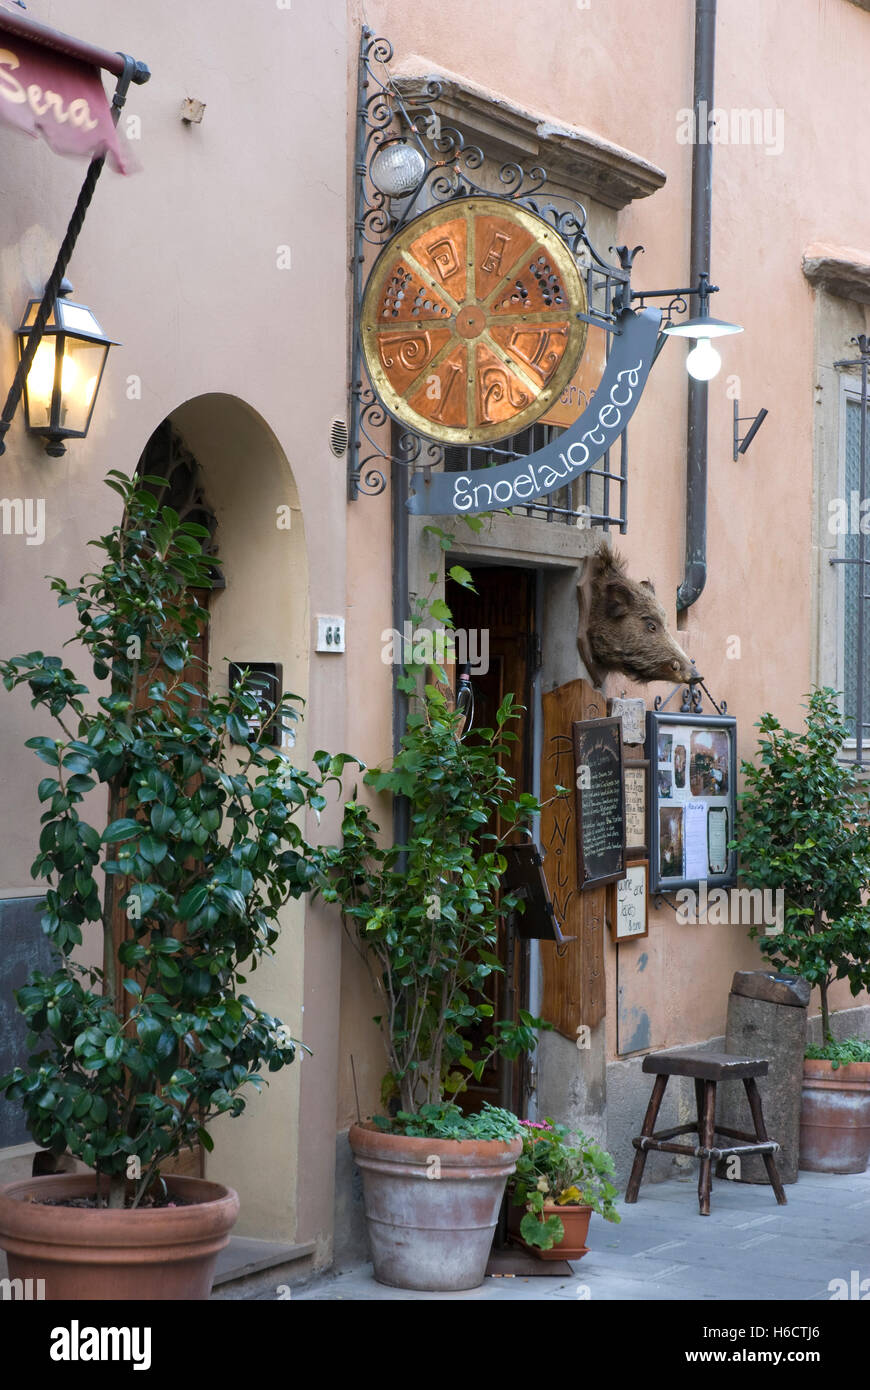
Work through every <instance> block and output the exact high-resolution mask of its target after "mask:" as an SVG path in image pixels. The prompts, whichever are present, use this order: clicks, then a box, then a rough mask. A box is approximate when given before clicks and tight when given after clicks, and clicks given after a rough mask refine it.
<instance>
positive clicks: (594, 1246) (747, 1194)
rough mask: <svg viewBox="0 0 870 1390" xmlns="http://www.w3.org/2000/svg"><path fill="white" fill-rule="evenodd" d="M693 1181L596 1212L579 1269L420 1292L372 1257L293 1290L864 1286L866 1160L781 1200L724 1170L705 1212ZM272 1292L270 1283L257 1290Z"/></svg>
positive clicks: (531, 1292)
mask: <svg viewBox="0 0 870 1390" xmlns="http://www.w3.org/2000/svg"><path fill="white" fill-rule="evenodd" d="M696 1186H697V1179H696V1176H695V1174H694V1173H692V1174H689V1175H687V1176H686V1177H685V1178H682V1177H680V1178H673V1179H670V1180H668V1181H667V1182H663V1183H655V1184H652V1185H647V1186H644V1187H642V1188H641V1193H640V1199H639V1201H638V1203H637V1204H636V1205H635V1206H630V1207H627V1206H625V1204H624V1203H623V1204H622V1205H621V1206H620V1211H621V1213H622V1222H621V1223H620V1225H618V1226H614V1225H609V1224H607V1223H606V1222H604V1221H602V1220H600V1218H598V1217H593V1218H592V1225H591V1226H590V1230H589V1236H588V1241H589V1254H588V1255H586V1256H585V1258H584V1259H583V1260H580V1261H578V1262H576V1263H575V1264H574V1265H573V1266H572V1268H573V1271H574V1274H573V1277H571V1278H567V1277H560V1278H540V1279H539V1278H533V1279H525V1278H514V1279H506V1278H487V1279H486V1280H485V1281H484V1283H483V1285H482V1286H481V1287H480V1288H479V1289H472V1290H470V1291H468V1292H466V1293H457V1294H433V1293H413V1292H408V1291H404V1290H399V1289H391V1288H387V1287H385V1286H384V1285H382V1284H378V1283H376V1282H375V1280H374V1278H373V1277H372V1272H371V1266H369V1265H365V1266H362V1267H359V1268H356V1269H348V1270H342V1271H338V1272H336V1273H333V1274H330V1275H326V1276H324V1277H322V1278H320V1279H318V1280H316V1281H314V1282H312V1283H310V1284H307V1285H303V1286H301V1287H299V1288H293V1289H292V1290H291V1291H290V1297H291V1298H292V1299H293V1300H294V1301H299V1300H308V1299H310V1300H339V1299H346V1300H349V1301H350V1300H354V1301H355V1300H367V1299H405V1300H412V1301H413V1300H418V1299H424V1300H428V1301H432V1300H438V1301H440V1300H443V1299H446V1300H457V1299H458V1300H468V1301H472V1300H478V1301H481V1300H482V1301H492V1300H495V1301H498V1300H516V1299H563V1300H564V1299H575V1300H576V1299H588V1300H590V1301H592V1302H594V1301H595V1300H608V1301H609V1300H623V1299H624V1300H630V1301H645V1300H666V1301H675V1302H679V1301H685V1300H695V1299H700V1300H707V1301H710V1302H716V1301H718V1300H722V1299H741V1300H746V1301H749V1302H756V1301H758V1302H764V1301H769V1300H783V1299H784V1300H788V1301H794V1302H813V1301H827V1300H830V1299H831V1298H832V1289H831V1288H830V1287H829V1285H831V1282H832V1281H833V1280H838V1279H839V1280H844V1281H845V1287H846V1288H848V1287H849V1286H850V1284H851V1286H852V1287H854V1288H855V1289H856V1290H857V1289H858V1287H859V1286H860V1282H861V1280H863V1279H866V1280H868V1281H870V1169H868V1171H867V1172H866V1173H863V1174H859V1175H851V1176H839V1177H838V1176H829V1175H827V1174H824V1173H801V1175H800V1179H799V1181H798V1182H797V1183H794V1184H790V1185H789V1186H788V1187H787V1188H786V1192H787V1195H788V1206H785V1207H780V1206H777V1204H776V1202H775V1200H774V1198H773V1194H772V1192H771V1190H770V1188H769V1187H766V1186H754V1185H749V1184H742V1183H736V1182H727V1181H718V1182H715V1183H714V1185H713V1203H712V1212H711V1215H710V1216H708V1217H702V1216H699V1215H698V1203H697V1195H696ZM839 1287H840V1286H838V1285H834V1289H837V1288H839ZM865 1289H866V1290H870V1282H868V1283H867V1285H866V1286H865ZM276 1296H277V1295H276V1293H275V1292H274V1291H272V1292H265V1291H263V1290H262V1289H261V1290H259V1291H258V1292H257V1293H256V1294H254V1295H253V1297H255V1298H258V1299H265V1298H270V1297H271V1298H275V1297H276ZM847 1296H848V1295H847ZM284 1297H285V1298H286V1297H287V1292H286V1291H285V1292H284Z"/></svg>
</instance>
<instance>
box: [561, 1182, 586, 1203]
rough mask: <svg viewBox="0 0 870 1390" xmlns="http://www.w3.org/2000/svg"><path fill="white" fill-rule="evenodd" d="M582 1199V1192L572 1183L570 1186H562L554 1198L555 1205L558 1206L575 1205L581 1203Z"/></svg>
mask: <svg viewBox="0 0 870 1390" xmlns="http://www.w3.org/2000/svg"><path fill="white" fill-rule="evenodd" d="M582 1201H583V1194H582V1193H581V1191H580V1189H579V1188H577V1187H574V1186H573V1185H572V1186H571V1187H563V1188H562V1191H561V1192H560V1193H559V1195H558V1197H557V1198H556V1205H557V1206H560V1207H567V1206H576V1205H579V1204H581V1203H582Z"/></svg>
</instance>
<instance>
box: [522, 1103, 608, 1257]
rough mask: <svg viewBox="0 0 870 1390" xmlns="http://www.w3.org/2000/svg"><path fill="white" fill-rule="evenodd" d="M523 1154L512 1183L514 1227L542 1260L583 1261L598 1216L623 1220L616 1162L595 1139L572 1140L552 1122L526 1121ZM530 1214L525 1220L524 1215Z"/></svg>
mask: <svg viewBox="0 0 870 1390" xmlns="http://www.w3.org/2000/svg"><path fill="white" fill-rule="evenodd" d="M520 1123H521V1124H522V1126H523V1151H522V1154H521V1155H520V1157H519V1158H518V1159H517V1169H516V1173H515V1174H514V1176H513V1177H512V1178H511V1179H510V1182H509V1187H508V1190H509V1195H510V1200H511V1203H512V1212H511V1215H512V1217H514V1219H513V1220H512V1221H511V1223H510V1224H511V1228H512V1231H513V1233H514V1235H515V1236H517V1237H519V1239H520V1240H521V1241H522V1243H523V1244H524V1245H525V1246H526V1248H527V1249H529V1250H531V1251H532V1253H533V1254H535V1255H537V1256H538V1258H539V1259H542V1260H580V1259H582V1258H583V1256H584V1255H585V1254H587V1253H588V1252H587V1247H586V1234H587V1232H588V1230H589V1221H590V1218H591V1216H592V1213H593V1212H597V1213H598V1215H599V1216H603V1217H604V1220H605V1221H615V1222H618V1221H620V1220H621V1218H620V1215H619V1213H618V1211H617V1210H616V1196H617V1189H616V1187H615V1186H614V1184H613V1182H612V1181H611V1179H612V1178H613V1176H614V1171H615V1169H614V1163H613V1159H612V1158H611V1156H610V1154H609V1153H607V1152H606V1151H605V1150H604V1149H602V1148H601V1146H600V1145H599V1144H597V1143H596V1142H595V1140H594V1139H589V1138H587V1137H586V1135H585V1134H578V1135H577V1136H576V1137H575V1138H573V1139H572V1136H571V1133H570V1131H569V1130H568V1129H567V1127H566V1126H565V1125H557V1124H555V1123H554V1122H553V1121H552V1120H549V1119H548V1120H542V1121H535V1120H522V1121H521V1122H520ZM523 1208H524V1209H525V1211H524V1215H523V1217H522V1219H521V1220H518V1219H516V1217H518V1214H519V1210H522V1209H523Z"/></svg>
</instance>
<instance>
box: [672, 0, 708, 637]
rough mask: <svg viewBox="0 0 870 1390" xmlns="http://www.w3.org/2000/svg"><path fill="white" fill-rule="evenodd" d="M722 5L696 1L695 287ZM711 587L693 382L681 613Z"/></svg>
mask: <svg viewBox="0 0 870 1390" xmlns="http://www.w3.org/2000/svg"><path fill="white" fill-rule="evenodd" d="M715 59H716V0H695V85H694V96H693V107H694V116H695V120H694V131H695V142H694V144H693V146H692V223H691V246H690V251H689V256H690V274H689V284H690V285H697V284H698V280H699V277H700V275H701V274H702V273H703V272H709V270H710V226H711V221H712V207H713V146H712V145H711V144H710V113H711V111H712V110H713V70H714V67H715ZM706 582H707V382H706V381H696V380H695V379H694V377H691V376H690V377H689V397H688V415H687V421H686V573H685V577H684V579H683V582H682V584H681V585H680V587H679V588H678V589H677V611H678V612H683V611H685V609H687V608H691V606H692V604H693V603H695V601H696V600H697V599H699V598H700V596H701V593H702V591H703V588H704V585H705V584H706Z"/></svg>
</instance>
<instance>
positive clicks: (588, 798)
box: [572, 718, 625, 888]
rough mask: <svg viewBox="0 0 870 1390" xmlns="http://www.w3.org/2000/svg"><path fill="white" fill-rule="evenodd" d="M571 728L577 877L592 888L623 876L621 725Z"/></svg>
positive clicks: (603, 722)
mask: <svg viewBox="0 0 870 1390" xmlns="http://www.w3.org/2000/svg"><path fill="white" fill-rule="evenodd" d="M572 729H573V734H574V768H575V788H576V799H577V868H578V877H579V883H580V887H581V888H591V887H593V886H596V885H598V884H602V883H615V882H616V881H617V879H621V878H624V877H625V788H624V784H623V771H622V720H621V719H619V718H616V719H581V720H579V721H578V722H577V723H575V724H574V725H572Z"/></svg>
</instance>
